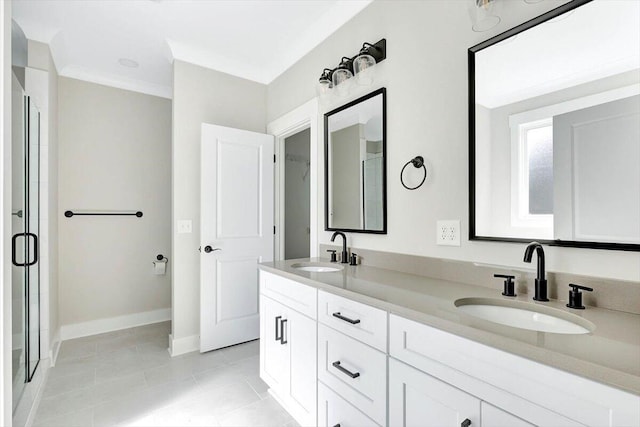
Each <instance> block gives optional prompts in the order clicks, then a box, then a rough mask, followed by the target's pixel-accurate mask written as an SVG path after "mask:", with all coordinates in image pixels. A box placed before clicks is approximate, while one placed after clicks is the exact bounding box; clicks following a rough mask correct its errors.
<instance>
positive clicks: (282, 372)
mask: <svg viewBox="0 0 640 427" xmlns="http://www.w3.org/2000/svg"><path fill="white" fill-rule="evenodd" d="M286 319H287V308H286V307H285V306H283V305H282V304H280V303H278V302H276V301H274V300H272V299H270V298H268V297H265V296H264V295H260V377H261V378H262V379H263V380H264V382H266V383H267V385H269V387H270V388H272V389H273V391H275V392H276V393H277V394H278V395H280V396H286V395H287V394H289V347H288V346H287V345H286V344H285V343H284V342H285V341H284V340H282V339H280V337H281V335H282V321H283V320H286ZM284 326H285V328H286V323H285V325H284ZM276 337H277V338H278V339H276Z"/></svg>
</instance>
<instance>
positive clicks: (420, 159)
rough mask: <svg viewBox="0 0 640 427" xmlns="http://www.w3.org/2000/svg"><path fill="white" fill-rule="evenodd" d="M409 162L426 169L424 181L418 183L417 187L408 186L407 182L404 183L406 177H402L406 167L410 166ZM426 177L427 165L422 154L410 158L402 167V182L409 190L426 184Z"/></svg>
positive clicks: (417, 167)
mask: <svg viewBox="0 0 640 427" xmlns="http://www.w3.org/2000/svg"><path fill="white" fill-rule="evenodd" d="M409 164H412V165H413V167H415V168H416V169H420V168H422V169H424V176H423V177H422V181H420V184H418V185H416V186H415V187H407V184H405V183H404V178H403V177H402V175H403V174H404V170H405V168H406V167H407V166H409ZM426 179H427V167H426V166H425V165H424V158H423V157H422V156H416V157H414V158H413V159H411V160H409V161H408V162H407V163H405V165H404V166H403V167H402V170H401V171H400V183H401V184H402V186H403V187H404V188H406V189H407V190H415V189H417V188H420V187H421V186H422V184H424V181H425V180H426Z"/></svg>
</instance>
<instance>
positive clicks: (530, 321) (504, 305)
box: [455, 298, 595, 334]
mask: <svg viewBox="0 0 640 427" xmlns="http://www.w3.org/2000/svg"><path fill="white" fill-rule="evenodd" d="M455 305H456V307H458V310H460V311H462V312H464V313H467V314H469V315H471V316H474V317H479V318H481V319H485V320H488V321H490V322H494V323H500V324H502V325H507V326H512V327H514V328H520V329H529V330H532V331H539V332H553V333H556V334H588V333H590V332H593V330H594V329H595V325H594V324H593V323H591V322H589V321H588V320H585V319H583V318H582V317H580V316H576V315H574V314H571V313H566V312H564V311H562V310H558V309H555V308H551V307H546V306H543V305H539V304H532V303H527V302H523V301H508V300H502V299H492V298H462V299H459V300H456V302H455Z"/></svg>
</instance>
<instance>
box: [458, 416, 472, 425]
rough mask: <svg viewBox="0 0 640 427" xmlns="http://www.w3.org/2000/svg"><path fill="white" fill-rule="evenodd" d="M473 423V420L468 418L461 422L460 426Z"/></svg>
mask: <svg viewBox="0 0 640 427" xmlns="http://www.w3.org/2000/svg"><path fill="white" fill-rule="evenodd" d="M470 425H471V420H470V419H469V418H467V419H466V420H464V421H463V422H461V423H460V427H469V426H470Z"/></svg>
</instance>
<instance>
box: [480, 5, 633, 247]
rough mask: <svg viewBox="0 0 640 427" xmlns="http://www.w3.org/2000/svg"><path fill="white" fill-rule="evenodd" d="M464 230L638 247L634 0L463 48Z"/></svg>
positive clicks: (566, 10) (563, 15)
mask: <svg viewBox="0 0 640 427" xmlns="http://www.w3.org/2000/svg"><path fill="white" fill-rule="evenodd" d="M469 126H470V127H469V136H470V141H469V160H470V163H469V187H470V188H469V194H470V200H469V203H470V206H469V211H470V239H471V240H497V241H515V242H525V241H531V240H538V241H540V242H543V243H547V244H551V245H558V246H574V247H587V248H599V249H619V250H633V251H639V250H640V2H637V1H625V0H621V1H619V0H593V1H585V0H575V1H572V2H569V3H567V4H565V5H563V6H561V7H559V8H557V9H554V10H552V11H551V12H549V13H546V14H544V15H542V16H540V17H538V18H536V19H534V20H532V21H529V22H527V23H525V24H523V25H520V26H518V27H516V28H514V29H512V30H509V31H507V32H505V33H503V34H501V35H499V36H496V37H494V38H492V39H490V40H488V41H486V42H484V43H481V44H479V45H477V46H474V47H472V48H470V49H469Z"/></svg>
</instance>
